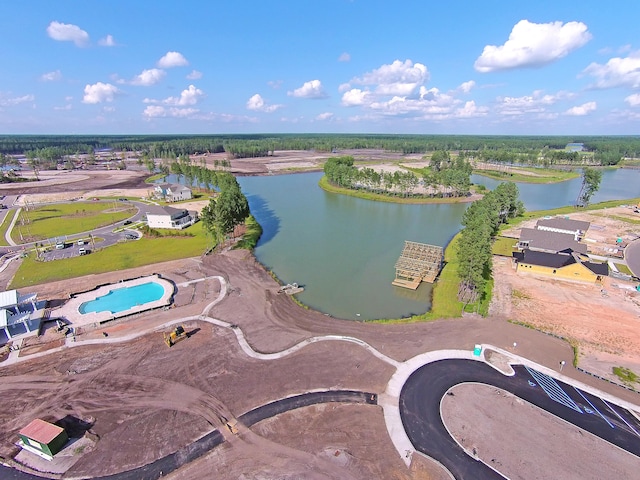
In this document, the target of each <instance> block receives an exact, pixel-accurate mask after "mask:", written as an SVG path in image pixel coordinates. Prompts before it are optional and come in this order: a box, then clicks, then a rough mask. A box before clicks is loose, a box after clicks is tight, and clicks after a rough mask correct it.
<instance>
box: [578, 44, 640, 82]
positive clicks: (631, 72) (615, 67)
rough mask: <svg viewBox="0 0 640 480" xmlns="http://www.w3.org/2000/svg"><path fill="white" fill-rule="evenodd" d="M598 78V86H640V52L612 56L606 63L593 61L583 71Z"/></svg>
mask: <svg viewBox="0 0 640 480" xmlns="http://www.w3.org/2000/svg"><path fill="white" fill-rule="evenodd" d="M582 73H583V74H587V75H591V76H592V77H595V78H596V85H595V86H596V87H598V88H611V87H619V86H628V87H631V88H639V87H640V52H633V53H631V54H629V56H627V57H624V58H620V57H614V58H611V59H610V60H609V61H608V62H607V63H606V64H605V65H600V64H598V63H592V64H591V65H589V66H588V67H587V68H585V69H584V70H583V72H582Z"/></svg>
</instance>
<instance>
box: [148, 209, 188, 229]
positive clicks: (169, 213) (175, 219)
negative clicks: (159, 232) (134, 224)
mask: <svg viewBox="0 0 640 480" xmlns="http://www.w3.org/2000/svg"><path fill="white" fill-rule="evenodd" d="M145 209H146V212H145V213H146V214H147V225H149V227H150V228H172V229H174V230H181V229H183V228H187V227H188V226H190V225H193V224H194V223H196V222H197V221H198V212H197V211H195V210H186V209H184V208H173V207H160V206H158V205H147V206H146V207H145Z"/></svg>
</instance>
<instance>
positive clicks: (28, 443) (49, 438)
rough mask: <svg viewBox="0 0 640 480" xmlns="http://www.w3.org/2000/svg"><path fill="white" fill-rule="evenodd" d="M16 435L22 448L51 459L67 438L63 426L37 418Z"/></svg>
mask: <svg viewBox="0 0 640 480" xmlns="http://www.w3.org/2000/svg"><path fill="white" fill-rule="evenodd" d="M18 435H19V436H20V444H21V445H20V446H21V447H22V448H24V449H25V450H28V451H30V452H32V453H35V454H36V455H39V456H41V457H42V458H46V459H47V460H52V459H53V456H54V455H55V454H56V453H58V452H59V451H60V450H62V447H64V445H65V443H67V441H68V440H69V436H68V435H67V432H66V431H65V430H64V428H62V427H59V426H57V425H54V424H53V423H49V422H45V421H44V420H40V419H39V418H36V419H35V420H33V421H32V422H31V423H30V424H29V425H27V426H26V427H24V428H23V429H22V430H20V431H19V432H18Z"/></svg>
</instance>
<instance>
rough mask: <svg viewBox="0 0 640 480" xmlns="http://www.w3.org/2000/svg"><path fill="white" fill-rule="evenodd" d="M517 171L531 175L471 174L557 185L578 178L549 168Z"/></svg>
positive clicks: (513, 173) (511, 173) (496, 178)
mask: <svg viewBox="0 0 640 480" xmlns="http://www.w3.org/2000/svg"><path fill="white" fill-rule="evenodd" d="M518 170H522V171H524V172H530V173H532V174H533V175H527V174H524V173H518V172H503V171H500V170H474V171H473V173H475V174H476V175H482V176H484V177H489V178H493V179H495V180H503V181H505V182H521V183H559V182H564V181H566V180H571V179H572V178H577V177H579V176H580V174H579V173H578V172H567V171H564V170H555V169H551V168H528V167H518Z"/></svg>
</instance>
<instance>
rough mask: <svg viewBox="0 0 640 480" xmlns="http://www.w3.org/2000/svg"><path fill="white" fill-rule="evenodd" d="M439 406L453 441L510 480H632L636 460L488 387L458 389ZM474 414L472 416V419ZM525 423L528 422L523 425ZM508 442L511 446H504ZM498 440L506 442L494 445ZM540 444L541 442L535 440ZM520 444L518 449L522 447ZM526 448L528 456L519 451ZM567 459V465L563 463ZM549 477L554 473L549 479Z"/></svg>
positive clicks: (467, 385)
mask: <svg viewBox="0 0 640 480" xmlns="http://www.w3.org/2000/svg"><path fill="white" fill-rule="evenodd" d="M451 391H452V392H453V393H454V395H453V396H450V395H446V396H445V397H444V399H443V400H442V416H443V418H444V423H445V425H446V426H447V428H448V429H449V431H450V432H451V433H452V434H453V437H454V438H455V439H456V441H457V442H458V443H459V444H460V445H462V446H463V447H464V448H466V449H467V450H468V451H471V452H473V451H475V452H476V454H477V456H478V458H480V459H482V461H483V462H485V463H487V464H488V465H491V466H492V467H494V468H496V469H498V470H499V471H500V472H502V473H503V474H504V475H506V476H507V478H510V479H512V480H530V479H532V478H563V479H568V478H576V479H578V478H579V479H584V480H586V479H590V480H599V479H603V478H631V477H630V476H629V472H634V471H635V472H637V471H638V469H639V468H640V459H639V458H638V457H636V456H634V455H630V454H628V453H627V452H625V451H623V450H620V449H618V448H613V447H611V445H609V444H608V443H607V442H605V441H604V440H601V439H600V438H598V437H596V436H594V435H591V434H590V433H587V432H584V431H582V430H580V429H578V428H575V427H573V428H571V427H568V426H567V424H566V423H564V421H562V420H560V419H558V418H557V417H555V416H553V415H551V414H549V413H547V412H545V411H544V410H540V409H539V408H537V407H536V406H534V405H531V404H529V403H527V402H524V401H522V400H520V399H519V398H518V397H515V396H514V395H512V394H510V393H508V392H505V391H503V390H500V389H497V388H495V387H490V386H488V385H470V384H462V385H458V386H456V387H454V388H453V389H452V390H451ZM471 412H473V414H472V413H471ZM523 417H526V418H527V419H529V420H531V421H530V422H529V421H527V422H522V421H521V419H522V418H523ZM505 436H507V437H508V438H510V439H511V440H514V441H513V442H509V441H506V440H507V438H505ZM496 438H501V439H502V440H505V441H498V442H496V441H495V439H496ZM540 438H544V439H545V441H544V442H540V441H538V439H540ZM521 442H522V443H521ZM522 444H525V445H527V447H526V454H525V455H523V451H522V450H521V448H522ZM567 455H569V456H570V457H571V461H570V462H569V461H567ZM551 472H553V473H551Z"/></svg>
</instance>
